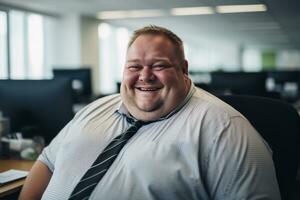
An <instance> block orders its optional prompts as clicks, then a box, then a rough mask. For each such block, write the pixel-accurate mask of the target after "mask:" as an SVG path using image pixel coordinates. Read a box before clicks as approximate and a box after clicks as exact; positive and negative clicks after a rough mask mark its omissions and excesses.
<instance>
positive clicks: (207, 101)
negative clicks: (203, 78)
mask: <svg viewBox="0 0 300 200" xmlns="http://www.w3.org/2000/svg"><path fill="white" fill-rule="evenodd" d="M192 104H193V106H194V107H197V108H198V109H199V110H203V112H205V113H206V114H212V115H213V116H215V117H216V116H224V117H225V118H228V119H231V118H233V117H242V118H244V116H243V115H242V114H241V113H240V112H238V111H237V110H236V109H234V108H233V107H232V106H230V105H229V104H227V103H226V102H224V101H222V100H221V99H219V98H218V97H216V96H214V95H213V94H211V93H209V92H207V91H205V90H202V89H200V88H196V92H195V93H194V95H193V98H192Z"/></svg>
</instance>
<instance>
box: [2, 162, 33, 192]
mask: <svg viewBox="0 0 300 200" xmlns="http://www.w3.org/2000/svg"><path fill="white" fill-rule="evenodd" d="M33 163H34V161H27V160H0V172H4V171H6V170H9V169H19V170H26V171H29V170H30V169H31V167H32V165H33ZM24 182H25V178H23V179H21V180H17V181H13V182H11V183H8V184H5V185H2V186H0V197H4V196H6V195H9V194H12V193H14V192H16V191H18V190H20V189H21V187H22V186H23V184H24Z"/></svg>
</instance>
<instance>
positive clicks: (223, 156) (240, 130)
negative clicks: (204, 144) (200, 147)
mask: <svg viewBox="0 0 300 200" xmlns="http://www.w3.org/2000/svg"><path fill="white" fill-rule="evenodd" d="M207 158H208V159H207V164H206V173H205V174H206V184H207V188H208V192H209V193H210V196H211V198H212V199H215V200H220V199H222V200H226V199H228V200H229V199H230V200H235V199H236V200H243V199H245V200H256V199H270V200H271V199H272V200H277V199H280V192H279V188H278V183H277V179H276V174H275V168H274V165H273V160H272V152H271V150H270V149H269V147H268V146H267V145H266V142H265V141H264V140H263V139H262V137H261V136H260V135H259V134H258V133H257V131H256V130H255V129H254V128H253V127H252V126H251V124H250V123H249V122H248V121H247V120H246V119H245V118H243V117H241V116H235V117H231V118H230V120H229V123H228V124H227V126H225V127H224V128H223V130H222V131H220V134H217V135H216V137H215V138H214V139H213V140H212V145H211V147H210V149H209V151H208V155H207Z"/></svg>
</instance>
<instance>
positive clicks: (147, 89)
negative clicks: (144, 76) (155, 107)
mask: <svg viewBox="0 0 300 200" xmlns="http://www.w3.org/2000/svg"><path fill="white" fill-rule="evenodd" d="M139 89H140V90H142V91H155V90H157V88H139Z"/></svg>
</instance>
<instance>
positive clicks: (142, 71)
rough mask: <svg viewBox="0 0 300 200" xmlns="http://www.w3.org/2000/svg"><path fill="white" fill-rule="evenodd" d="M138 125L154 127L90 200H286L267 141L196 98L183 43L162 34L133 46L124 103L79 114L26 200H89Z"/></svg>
mask: <svg viewBox="0 0 300 200" xmlns="http://www.w3.org/2000/svg"><path fill="white" fill-rule="evenodd" d="M137 120H139V121H143V123H144V125H143V126H139V128H136V129H135V132H136V133H134V134H133V136H132V137H131V138H130V139H129V140H128V141H125V142H126V144H125V145H124V146H123V147H122V149H121V151H120V152H119V153H118V154H116V155H115V157H114V161H113V162H112V164H111V165H109V166H108V167H107V168H106V169H105V170H102V171H100V172H99V173H104V171H105V175H103V176H102V178H101V180H99V181H97V182H96V183H94V184H93V187H92V189H91V192H90V193H89V194H86V197H85V198H82V199H88V198H89V199H105V200H110V199H130V200H148V199H149V200H150V199H151V200H152V199H153V200H156V199H165V200H182V199H188V200H193V199H201V200H206V199H230V200H232V199H239V200H240V199H272V200H274V199H280V194H279V189H278V185H277V181H276V177H275V171H274V166H273V162H272V156H271V151H270V149H269V148H268V146H267V145H266V144H265V142H264V140H263V139H262V138H261V137H260V136H259V134H258V133H257V132H256V130H255V129H254V128H253V127H252V126H251V125H250V123H249V122H248V121H247V119H245V118H244V117H243V116H242V115H241V114H240V113H238V112H237V111H236V110H234V109H233V108H231V107H230V106H228V105H227V104H225V103H224V102H222V101H221V100H219V99H217V98H216V97H214V96H213V95H211V94H209V93H207V92H205V91H203V90H201V89H199V88H195V86H194V85H193V83H192V82H191V80H190V79H189V77H188V63H187V61H186V60H185V57H184V50H183V44H182V41H181V39H180V38H178V37H177V36H176V35H175V34H174V33H172V32H171V31H169V30H167V29H165V28H162V27H157V26H148V27H144V28H142V29H139V30H137V31H135V33H134V35H133V37H132V39H131V41H130V42H129V46H128V50H127V56H126V64H125V67H124V74H123V81H122V85H121V95H119V94H117V95H112V96H108V97H105V98H102V99H99V100H97V101H95V102H93V103H92V104H90V105H89V106H87V107H86V108H84V109H83V110H81V111H80V112H79V113H77V115H76V116H75V117H74V119H73V120H72V121H71V122H70V123H69V124H68V125H67V126H66V127H65V128H64V129H63V130H62V131H61V132H60V133H59V134H58V136H57V137H56V138H55V139H54V140H53V141H52V142H51V144H50V145H49V146H48V147H47V148H45V149H44V151H43V153H42V154H41V156H40V157H39V160H38V161H37V162H36V164H35V165H34V167H33V169H32V170H31V172H30V175H29V176H28V178H27V180H26V183H25V185H24V187H23V190H22V192H21V196H20V199H40V198H41V197H42V199H47V200H48V199H55V200H57V199H69V198H70V199H72V198H73V197H74V198H76V195H78V194H79V195H80V194H81V193H84V192H85V190H86V189H87V188H90V185H89V186H87V187H85V188H83V189H79V190H77V187H78V185H80V184H81V183H82V181H86V179H89V178H84V177H85V176H86V174H87V173H88V172H89V171H90V169H94V166H95V165H94V164H93V163H94V161H95V160H97V159H98V158H99V157H101V155H102V154H104V153H105V152H106V151H108V150H111V149H112V147H110V146H109V144H110V143H112V142H114V140H116V138H117V137H118V136H119V135H121V134H122V133H124V131H126V130H128V127H130V126H131V123H132V122H136V121H137ZM137 129H138V130H137ZM109 159H111V157H109ZM109 159H106V160H104V161H101V162H100V164H96V165H97V166H96V167H99V165H100V166H101V165H102V164H103V163H105V162H107V160H109ZM95 162H96V161H95ZM99 173H98V174H99ZM94 176H96V175H91V176H90V177H94ZM97 176H98V175H97Z"/></svg>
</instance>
